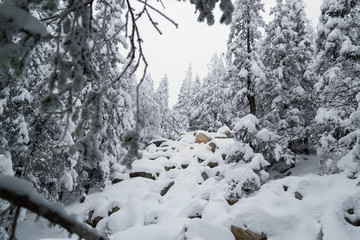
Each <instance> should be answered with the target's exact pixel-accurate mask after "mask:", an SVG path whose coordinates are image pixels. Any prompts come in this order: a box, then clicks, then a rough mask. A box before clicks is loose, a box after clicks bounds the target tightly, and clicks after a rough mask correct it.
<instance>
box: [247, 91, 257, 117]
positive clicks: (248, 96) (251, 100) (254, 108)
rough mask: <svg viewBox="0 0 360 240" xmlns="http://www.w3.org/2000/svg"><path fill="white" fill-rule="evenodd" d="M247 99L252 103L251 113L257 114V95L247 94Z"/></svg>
mask: <svg viewBox="0 0 360 240" xmlns="http://www.w3.org/2000/svg"><path fill="white" fill-rule="evenodd" d="M247 99H248V101H249V105H250V113H251V114H252V115H254V116H256V104H255V96H254V95H247Z"/></svg>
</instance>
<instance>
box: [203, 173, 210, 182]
mask: <svg viewBox="0 0 360 240" xmlns="http://www.w3.org/2000/svg"><path fill="white" fill-rule="evenodd" d="M201 176H202V178H203V179H204V181H206V180H207V179H208V178H209V176H208V175H207V173H206V172H202V173H201Z"/></svg>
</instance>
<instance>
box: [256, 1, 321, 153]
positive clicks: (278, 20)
mask: <svg viewBox="0 0 360 240" xmlns="http://www.w3.org/2000/svg"><path fill="white" fill-rule="evenodd" d="M271 14H274V19H273V20H272V21H271V22H270V23H269V24H268V27H267V28H266V32H267V37H266V39H265V41H264V42H265V51H264V64H265V65H266V68H267V71H266V74H267V83H266V84H267V87H266V88H265V90H266V92H264V97H263V100H262V104H261V107H262V109H261V112H262V114H261V115H263V116H264V121H265V125H267V126H268V127H269V128H270V129H271V130H273V131H276V132H277V134H279V135H281V136H283V137H284V143H283V144H284V145H285V146H286V145H288V146H289V147H290V148H291V149H292V150H293V151H296V152H298V151H308V146H307V143H308V141H309V139H308V138H309V134H308V133H309V131H310V130H309V129H307V128H306V127H307V126H309V125H310V122H311V120H312V119H313V117H314V113H315V111H314V109H315V106H314V104H313V101H312V95H313V88H312V86H313V80H312V74H311V71H310V63H311V60H312V55H313V48H314V47H313V38H312V31H311V28H310V24H309V20H308V19H307V17H306V14H305V10H304V4H303V2H302V1H293V0H286V1H285V3H284V1H282V0H278V1H277V4H276V6H275V7H274V8H273V9H272V10H271ZM269 100H270V101H269Z"/></svg>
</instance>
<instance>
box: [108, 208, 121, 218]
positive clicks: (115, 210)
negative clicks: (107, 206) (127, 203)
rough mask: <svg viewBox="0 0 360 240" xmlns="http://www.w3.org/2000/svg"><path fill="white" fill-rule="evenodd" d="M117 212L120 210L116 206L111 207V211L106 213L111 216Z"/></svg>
mask: <svg viewBox="0 0 360 240" xmlns="http://www.w3.org/2000/svg"><path fill="white" fill-rule="evenodd" d="M119 210H120V208H119V207H118V206H115V207H113V208H112V209H111V211H109V212H108V216H110V215H111V214H113V213H115V212H117V211H119Z"/></svg>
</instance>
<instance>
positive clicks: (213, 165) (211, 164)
mask: <svg viewBox="0 0 360 240" xmlns="http://www.w3.org/2000/svg"><path fill="white" fill-rule="evenodd" d="M207 165H208V166H209V167H210V168H214V167H217V166H219V163H217V162H209V163H208V164H207Z"/></svg>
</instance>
